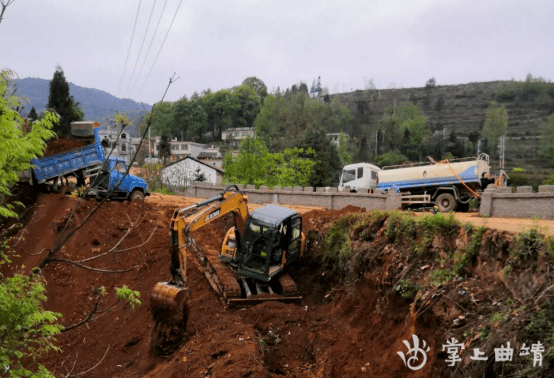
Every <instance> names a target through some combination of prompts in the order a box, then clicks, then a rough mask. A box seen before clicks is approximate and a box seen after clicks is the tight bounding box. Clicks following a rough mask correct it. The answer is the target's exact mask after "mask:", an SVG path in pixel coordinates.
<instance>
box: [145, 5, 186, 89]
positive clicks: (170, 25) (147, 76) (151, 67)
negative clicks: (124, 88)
mask: <svg viewBox="0 0 554 378" xmlns="http://www.w3.org/2000/svg"><path fill="white" fill-rule="evenodd" d="M182 2H183V0H179V5H177V9H176V10H175V14H174V15H173V19H172V20H171V24H169V29H167V33H165V37H164V40H163V41H162V45H161V46H160V49H159V50H158V54H157V55H156V58H155V59H154V63H152V66H150V70H149V71H148V75H146V79H144V83H142V86H141V87H140V90H139V91H138V92H137V96H138V95H139V94H140V92H141V91H142V88H143V87H144V85H145V84H146V82H147V81H148V78H149V77H150V73H151V72H152V69H153V68H154V65H155V64H156V61H157V60H158V56H160V52H161V51H162V48H163V47H164V43H165V40H166V39H167V36H168V35H169V31H170V30H171V27H172V26H173V21H175V17H177V12H179V8H180V7H181V3H182Z"/></svg>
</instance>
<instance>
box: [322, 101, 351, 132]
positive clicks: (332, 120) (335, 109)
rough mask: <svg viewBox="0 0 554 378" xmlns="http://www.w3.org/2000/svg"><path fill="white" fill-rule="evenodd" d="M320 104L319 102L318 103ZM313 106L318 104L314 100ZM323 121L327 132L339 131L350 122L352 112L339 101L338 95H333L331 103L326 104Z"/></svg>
mask: <svg viewBox="0 0 554 378" xmlns="http://www.w3.org/2000/svg"><path fill="white" fill-rule="evenodd" d="M319 104H321V103H319ZM314 106H316V107H317V106H318V105H317V104H316V103H315V101H314ZM326 110H327V112H326V114H324V117H325V118H324V119H323V122H324V123H325V124H326V125H327V130H328V131H329V132H340V131H342V130H345V129H346V125H348V124H349V123H350V122H352V114H351V113H350V108H348V106H347V105H345V104H343V103H341V101H340V99H339V96H335V97H333V100H332V101H331V104H329V105H328V106H327V109H326Z"/></svg>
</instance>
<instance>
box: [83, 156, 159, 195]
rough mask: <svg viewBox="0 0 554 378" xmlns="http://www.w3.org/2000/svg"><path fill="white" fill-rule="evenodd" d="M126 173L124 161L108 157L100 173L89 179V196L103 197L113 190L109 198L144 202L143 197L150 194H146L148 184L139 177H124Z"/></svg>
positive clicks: (128, 175)
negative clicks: (90, 187)
mask: <svg viewBox="0 0 554 378" xmlns="http://www.w3.org/2000/svg"><path fill="white" fill-rule="evenodd" d="M126 172H127V164H126V162H125V160H124V159H122V158H119V157H110V158H109V159H108V162H107V164H106V165H105V166H104V168H103V169H102V170H101V171H100V173H99V174H98V175H97V176H93V177H91V186H92V189H91V191H90V195H91V196H99V197H103V196H105V195H107V194H108V193H109V191H111V190H114V192H113V193H112V194H111V198H114V199H130V200H144V196H147V195H149V194H150V193H148V192H147V187H148V184H147V183H146V181H144V180H143V179H142V178H140V177H137V176H133V175H130V174H127V175H125V173H126Z"/></svg>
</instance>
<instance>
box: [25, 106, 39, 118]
mask: <svg viewBox="0 0 554 378" xmlns="http://www.w3.org/2000/svg"><path fill="white" fill-rule="evenodd" d="M27 118H29V119H30V120H33V121H35V120H36V119H38V114H37V111H36V109H35V107H34V106H33V107H32V108H31V110H30V111H29V114H27Z"/></svg>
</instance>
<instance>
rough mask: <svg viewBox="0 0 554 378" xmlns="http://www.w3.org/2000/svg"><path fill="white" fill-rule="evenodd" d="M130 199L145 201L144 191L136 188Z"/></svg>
mask: <svg viewBox="0 0 554 378" xmlns="http://www.w3.org/2000/svg"><path fill="white" fill-rule="evenodd" d="M129 200H130V201H131V202H136V203H140V202H144V193H143V192H141V191H140V190H138V189H135V190H133V192H132V193H131V197H129Z"/></svg>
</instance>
